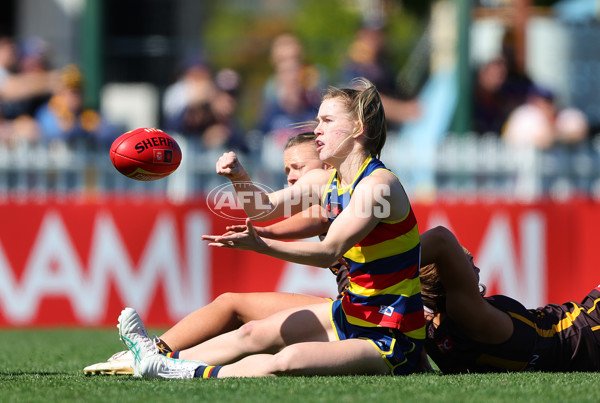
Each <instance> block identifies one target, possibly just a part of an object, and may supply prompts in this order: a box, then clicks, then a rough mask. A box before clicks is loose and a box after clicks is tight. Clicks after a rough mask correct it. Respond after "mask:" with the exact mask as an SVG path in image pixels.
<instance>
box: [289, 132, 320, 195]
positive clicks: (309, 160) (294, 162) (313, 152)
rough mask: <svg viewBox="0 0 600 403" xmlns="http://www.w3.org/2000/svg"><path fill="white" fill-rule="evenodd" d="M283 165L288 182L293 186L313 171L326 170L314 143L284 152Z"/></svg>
mask: <svg viewBox="0 0 600 403" xmlns="http://www.w3.org/2000/svg"><path fill="white" fill-rule="evenodd" d="M283 165H284V167H285V174H286V175H287V182H288V185H289V186H292V185H293V184H294V183H296V181H297V180H298V179H300V178H301V177H302V175H304V174H305V173H307V172H308V171H310V170H311V169H317V168H324V164H323V162H322V161H321V160H320V159H319V154H318V153H317V148H316V146H315V144H314V143H312V142H310V143H301V144H298V145H295V146H292V147H289V148H288V149H286V150H285V151H284V152H283Z"/></svg>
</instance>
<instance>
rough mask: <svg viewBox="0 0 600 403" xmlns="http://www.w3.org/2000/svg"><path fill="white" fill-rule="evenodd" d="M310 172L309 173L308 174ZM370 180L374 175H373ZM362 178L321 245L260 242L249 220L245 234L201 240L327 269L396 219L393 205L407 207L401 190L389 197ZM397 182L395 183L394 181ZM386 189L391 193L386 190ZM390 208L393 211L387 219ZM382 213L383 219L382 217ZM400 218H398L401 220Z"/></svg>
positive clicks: (266, 240) (376, 183)
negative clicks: (383, 221) (378, 227)
mask: <svg viewBox="0 0 600 403" xmlns="http://www.w3.org/2000/svg"><path fill="white" fill-rule="evenodd" d="M311 172H312V171H311ZM372 176H373V175H372ZM372 176H371V177H368V178H365V179H363V180H362V181H361V183H359V184H358V185H357V186H356V188H355V189H354V193H353V195H352V198H351V199H350V202H349V204H348V206H347V207H346V208H344V210H343V211H342V212H341V213H340V215H339V216H338V217H337V218H336V219H335V220H334V221H333V223H332V224H331V226H330V227H329V231H328V232H327V235H326V236H325V238H324V239H323V240H322V241H321V242H307V241H297V242H284V241H278V240H269V239H263V238H260V237H259V236H258V235H257V234H256V231H255V230H254V227H253V226H252V223H251V222H250V220H247V222H246V224H247V225H248V231H246V232H244V233H238V234H231V235H227V236H210V235H207V236H203V239H204V240H207V241H209V242H210V243H209V245H210V246H217V247H229V248H235V249H246V250H254V251H256V252H259V253H263V254H266V255H269V256H272V257H275V258H279V259H282V260H287V261H290V262H294V263H300V264H306V265H311V266H316V267H329V266H330V265H331V264H332V263H333V262H335V261H337V259H338V258H340V257H341V256H342V255H343V254H344V253H345V252H346V251H347V250H349V249H350V248H351V247H352V246H353V245H355V244H356V243H358V242H359V241H360V240H361V239H363V238H364V237H366V235H367V234H368V233H369V232H371V231H372V230H373V228H375V226H376V225H377V223H378V222H379V221H380V220H381V219H382V218H384V219H392V220H393V219H395V218H394V216H395V215H397V212H396V210H395V209H394V207H390V206H394V205H407V200H406V201H405V202H404V203H403V200H402V199H403V198H406V195H405V193H404V192H403V189H401V190H402V193H401V194H400V193H399V192H398V188H397V187H394V188H393V190H392V191H391V195H390V194H389V192H388V193H386V192H385V191H384V190H383V188H382V187H380V186H378V185H380V183H379V182H378V181H377V179H375V178H373V177H372ZM396 182H397V181H396ZM387 189H390V188H389V187H387ZM390 208H391V210H392V211H394V212H393V213H391V214H392V216H391V217H390ZM382 212H383V214H384V215H385V217H383V216H382ZM400 218H402V217H398V219H400Z"/></svg>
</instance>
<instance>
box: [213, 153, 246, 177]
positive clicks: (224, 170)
mask: <svg viewBox="0 0 600 403" xmlns="http://www.w3.org/2000/svg"><path fill="white" fill-rule="evenodd" d="M217 173H218V174H219V175H222V176H224V177H226V178H228V179H230V180H236V179H244V180H245V179H246V178H247V176H248V174H247V173H246V170H245V169H244V167H243V166H242V164H241V163H240V161H239V160H238V157H237V155H236V154H235V153H234V152H233V151H230V152H227V153H224V154H223V155H221V157H220V158H219V160H218V161H217Z"/></svg>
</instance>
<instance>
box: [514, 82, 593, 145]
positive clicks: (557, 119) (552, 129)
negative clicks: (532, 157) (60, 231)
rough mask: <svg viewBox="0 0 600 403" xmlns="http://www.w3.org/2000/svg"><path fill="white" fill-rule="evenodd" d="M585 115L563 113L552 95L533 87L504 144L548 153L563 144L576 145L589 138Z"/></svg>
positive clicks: (516, 112)
mask: <svg viewBox="0 0 600 403" xmlns="http://www.w3.org/2000/svg"><path fill="white" fill-rule="evenodd" d="M587 132H588V123H587V119H586V117H585V115H583V113H582V112H581V111H579V110H577V109H575V108H572V107H571V108H567V109H563V110H560V109H559V108H558V107H557V105H556V103H555V98H554V94H553V93H552V91H550V90H548V89H546V88H543V87H540V86H534V87H533V88H532V89H531V90H530V92H529V95H528V97H527V101H526V103H525V104H523V105H521V106H519V107H518V108H516V109H515V110H514V111H513V112H512V113H511V114H510V115H509V117H508V120H507V122H506V126H505V130H504V133H503V138H504V140H505V141H506V142H507V143H508V144H510V145H513V146H533V147H535V148H538V149H540V150H548V149H550V148H551V147H552V146H554V145H557V144H559V143H561V144H566V143H568V144H576V143H578V142H581V141H583V140H585V139H586V138H587Z"/></svg>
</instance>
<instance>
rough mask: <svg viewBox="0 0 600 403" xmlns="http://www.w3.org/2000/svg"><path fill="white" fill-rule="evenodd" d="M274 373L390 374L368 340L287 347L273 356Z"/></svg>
mask: <svg viewBox="0 0 600 403" xmlns="http://www.w3.org/2000/svg"><path fill="white" fill-rule="evenodd" d="M273 360H274V361H273V367H274V369H275V373H276V374H289V375H362V374H371V375H373V374H375V375H376V374H389V373H390V369H389V367H388V365H387V364H386V363H385V361H384V359H383V358H382V357H381V354H380V353H379V351H378V350H377V349H376V348H375V346H374V345H373V344H372V343H371V342H370V341H368V340H364V339H347V340H342V341H332V342H326V343H318V342H308V343H298V344H294V345H291V346H288V347H286V348H284V349H283V350H281V351H280V352H279V353H277V354H276V355H274V356H273Z"/></svg>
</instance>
